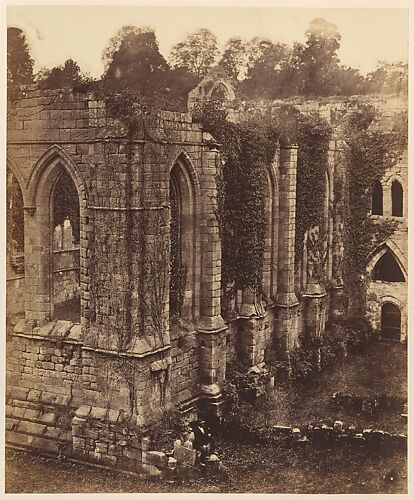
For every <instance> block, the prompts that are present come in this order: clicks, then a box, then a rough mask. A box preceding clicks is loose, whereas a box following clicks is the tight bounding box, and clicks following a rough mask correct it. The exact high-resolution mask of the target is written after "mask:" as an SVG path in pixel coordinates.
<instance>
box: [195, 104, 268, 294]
mask: <svg viewBox="0 0 414 500" xmlns="http://www.w3.org/2000/svg"><path fill="white" fill-rule="evenodd" d="M194 119H195V120H197V121H200V122H201V123H202V124H203V125H204V129H205V130H206V131H208V132H210V133H211V134H212V135H213V136H214V138H215V139H216V140H218V141H219V142H220V143H221V144H222V149H221V153H222V159H223V170H222V175H221V176H220V177H219V179H218V190H219V195H218V210H217V217H218V220H219V225H220V232H221V237H222V286H223V288H224V289H227V286H228V285H231V286H233V291H234V290H237V289H243V288H246V287H250V288H251V289H252V290H255V291H257V292H259V291H260V289H261V282H262V265H263V255H264V248H265V237H266V228H267V220H266V213H265V203H266V199H265V196H266V194H265V193H266V170H265V169H266V167H267V165H268V164H269V163H270V162H271V161H272V160H273V157H274V154H275V150H276V146H277V143H276V141H271V137H270V129H269V126H268V125H266V124H264V123H263V121H260V120H259V119H258V117H255V116H250V117H249V118H247V119H245V120H242V121H240V122H238V123H233V122H230V121H229V120H228V119H227V113H226V111H225V110H224V109H223V108H222V106H221V103H220V102H217V101H210V102H208V103H204V104H203V105H202V106H201V107H200V108H199V109H198V111H197V112H196V113H195V114H194Z"/></svg>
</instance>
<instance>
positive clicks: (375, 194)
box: [371, 180, 383, 215]
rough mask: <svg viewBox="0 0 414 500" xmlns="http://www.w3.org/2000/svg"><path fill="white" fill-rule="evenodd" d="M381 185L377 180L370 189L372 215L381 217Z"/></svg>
mask: <svg viewBox="0 0 414 500" xmlns="http://www.w3.org/2000/svg"><path fill="white" fill-rule="evenodd" d="M382 198H383V196H382V185H381V182H380V181H379V180H376V181H375V182H374V185H373V187H372V210H371V213H372V215H383V200H382Z"/></svg>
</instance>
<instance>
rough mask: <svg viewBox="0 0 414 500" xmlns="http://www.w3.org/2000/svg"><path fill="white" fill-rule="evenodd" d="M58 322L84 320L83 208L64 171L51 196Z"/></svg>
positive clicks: (54, 299) (56, 315) (56, 316)
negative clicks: (82, 297) (81, 262)
mask: <svg viewBox="0 0 414 500" xmlns="http://www.w3.org/2000/svg"><path fill="white" fill-rule="evenodd" d="M51 222H52V231H51V240H52V241H51V243H50V248H51V253H52V259H51V262H52V280H51V281H52V284H51V285H52V286H51V288H52V300H53V317H54V319H65V320H70V321H73V322H79V321H80V255H79V241H80V230H79V225H80V208H79V197H78V192H77V190H76V187H75V184H74V183H73V180H72V178H71V176H70V175H69V174H68V173H67V171H66V170H65V169H64V168H62V171H61V173H60V175H59V176H58V177H57V179H56V182H55V185H54V186H53V190H52V197H51Z"/></svg>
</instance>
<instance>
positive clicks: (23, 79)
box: [7, 27, 34, 92]
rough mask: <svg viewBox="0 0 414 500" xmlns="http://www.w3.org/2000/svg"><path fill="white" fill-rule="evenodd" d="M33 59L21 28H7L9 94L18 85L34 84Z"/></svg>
mask: <svg viewBox="0 0 414 500" xmlns="http://www.w3.org/2000/svg"><path fill="white" fill-rule="evenodd" d="M33 63H34V61H33V59H32V58H31V57H30V53H29V46H28V44H27V42H26V36H25V34H24V32H23V31H22V30H21V29H20V28H14V27H11V28H7V87H8V90H9V92H10V91H13V90H14V89H16V87H17V86H18V85H25V84H30V83H32V82H33Z"/></svg>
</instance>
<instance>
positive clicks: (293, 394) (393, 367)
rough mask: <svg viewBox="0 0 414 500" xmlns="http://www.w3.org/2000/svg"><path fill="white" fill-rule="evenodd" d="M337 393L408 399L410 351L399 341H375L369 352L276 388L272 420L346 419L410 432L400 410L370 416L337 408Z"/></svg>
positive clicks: (346, 420) (392, 430)
mask: <svg viewBox="0 0 414 500" xmlns="http://www.w3.org/2000/svg"><path fill="white" fill-rule="evenodd" d="M334 392H345V393H352V394H355V395H363V396H365V395H366V396H369V397H372V396H375V395H380V394H388V395H395V396H400V397H402V398H404V399H406V398H407V351H406V350H405V349H404V347H403V346H402V345H401V344H399V343H393V342H374V343H371V344H369V348H368V352H367V353H366V354H359V355H356V354H349V355H348V356H347V357H346V358H345V359H344V361H343V362H342V363H341V364H339V365H336V366H335V367H333V368H332V369H330V370H328V371H326V372H324V373H321V374H320V375H318V376H317V377H316V378H315V379H313V380H311V381H310V382H309V383H307V384H296V385H294V386H291V387H290V388H289V389H286V388H281V387H277V388H275V389H274V391H273V398H272V399H273V400H272V402H271V410H270V419H271V420H272V421H274V422H275V423H278V424H282V425H292V424H297V425H302V424H308V423H311V422H326V423H328V422H334V421H335V420H343V421H344V423H345V424H346V425H349V424H354V425H357V426H360V427H371V426H372V427H375V428H377V429H383V430H386V431H388V432H406V430H407V426H406V423H405V421H404V420H402V419H401V417H400V414H399V413H398V412H395V411H394V412H392V411H384V412H379V413H378V414H377V415H366V414H358V413H357V412H355V411H353V410H352V409H349V408H343V407H339V408H338V407H333V406H332V405H331V404H330V402H329V400H330V398H331V396H332V394H333V393H334Z"/></svg>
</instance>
